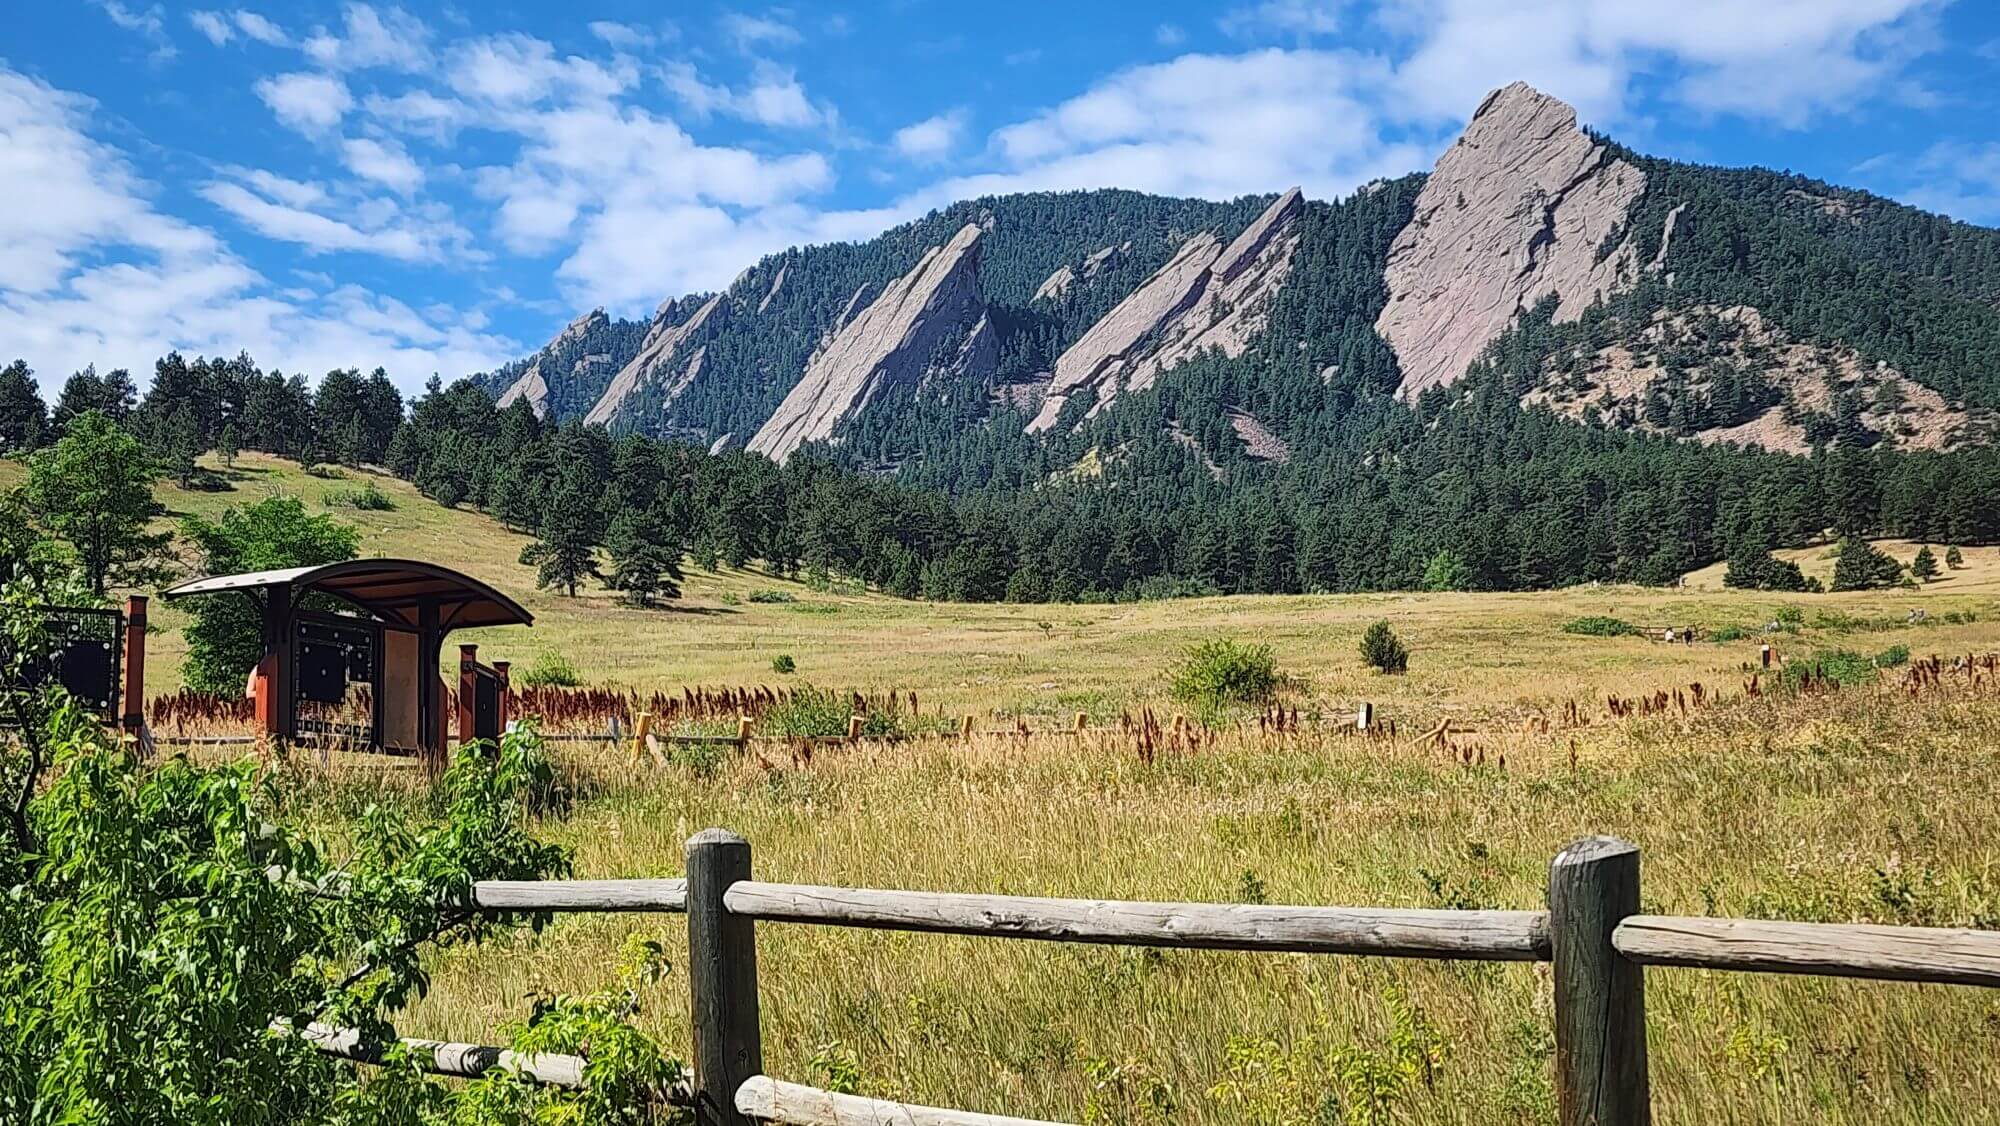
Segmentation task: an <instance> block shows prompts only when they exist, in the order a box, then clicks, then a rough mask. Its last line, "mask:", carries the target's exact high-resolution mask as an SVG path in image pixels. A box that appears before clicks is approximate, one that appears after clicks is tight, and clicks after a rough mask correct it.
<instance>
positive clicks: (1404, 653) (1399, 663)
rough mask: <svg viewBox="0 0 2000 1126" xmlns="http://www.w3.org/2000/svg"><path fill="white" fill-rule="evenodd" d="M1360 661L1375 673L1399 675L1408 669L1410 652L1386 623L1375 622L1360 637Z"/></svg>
mask: <svg viewBox="0 0 2000 1126" xmlns="http://www.w3.org/2000/svg"><path fill="white" fill-rule="evenodd" d="M1361 659H1362V660H1363V661H1366V662H1367V663H1368V667H1369V668H1372V669H1374V670H1376V671H1377V672H1386V673H1401V672H1408V671H1409V668H1410V651H1409V650H1408V649H1406V648H1404V647H1403V641H1402V639H1401V638H1399V637H1397V636H1396V631H1395V630H1393V629H1391V628H1390V627H1389V623H1388V622H1386V621H1383V622H1376V623H1375V624H1374V625H1371V626H1369V627H1368V632H1367V633H1364V634H1362V635H1361Z"/></svg>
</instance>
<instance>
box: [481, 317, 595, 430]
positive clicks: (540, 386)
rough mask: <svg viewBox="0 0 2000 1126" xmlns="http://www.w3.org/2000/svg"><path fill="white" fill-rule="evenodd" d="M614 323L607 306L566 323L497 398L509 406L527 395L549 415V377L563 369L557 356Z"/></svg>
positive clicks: (580, 363)
mask: <svg viewBox="0 0 2000 1126" xmlns="http://www.w3.org/2000/svg"><path fill="white" fill-rule="evenodd" d="M610 323H611V318H610V317H609V316H607V315H606V314H605V312H604V310H602V309H592V310H591V311H590V312H588V313H585V314H583V315H582V316H580V317H578V318H576V319H575V320H573V321H571V322H569V324H567V325H565V326H563V330H562V331H561V332H559V333H557V334H556V337H555V339H554V340H551V341H549V342H548V343H547V344H546V345H543V347H542V350H541V351H540V352H537V353H536V354H535V358H534V360H533V361H532V362H531V363H529V364H528V366H527V369H526V370H524V371H522V372H521V374H520V376H518V377H517V378H516V379H515V380H514V382H512V383H510V384H508V385H507V389H506V390H504V391H502V392H500V397H499V399H498V400H496V402H497V403H498V405H499V406H501V407H508V406H511V405H513V403H514V400H516V399H526V400H528V406H529V407H531V408H533V410H534V412H535V415H536V417H538V418H542V417H547V415H548V413H549V380H548V377H549V375H550V374H557V375H559V374H560V373H561V370H562V369H561V361H559V360H558V359H557V358H556V357H557V356H558V355H560V354H561V353H562V352H564V351H566V350H568V349H569V348H570V347H571V346H573V345H576V344H578V343H580V342H582V341H583V340H586V339H588V338H589V337H590V335H591V334H592V333H595V332H597V331H599V330H601V329H603V328H604V327H605V326H606V325H609V324H610ZM588 359H590V357H589V356H585V357H583V358H582V359H579V360H577V361H576V368H577V370H581V367H582V366H583V365H584V362H585V361H586V360H588ZM544 367H550V371H549V372H547V373H545V372H544V371H543V370H542V369H543V368H544Z"/></svg>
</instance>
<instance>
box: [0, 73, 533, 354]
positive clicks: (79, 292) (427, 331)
mask: <svg viewBox="0 0 2000 1126" xmlns="http://www.w3.org/2000/svg"><path fill="white" fill-rule="evenodd" d="M93 109H94V105H93V103H91V102H90V101H89V100H88V99H85V98H81V97H78V96H76V95H74V94H70V93H67V92H64V91H61V90H57V89H55V88H53V87H50V86H48V85H47V84H45V83H42V82H39V81H37V80H35V79H31V78H27V77H25V76H23V75H20V74H18V73H16V72H13V71H11V70H8V69H6V68H4V67H0V193H4V194H5V196H6V198H7V199H8V200H9V201H10V204H11V206H9V207H7V208H4V209H0V246H5V247H6V248H7V253H6V254H4V255H0V340H6V341H8V343H9V346H10V347H11V348H12V349H13V350H14V352H16V353H18V354H19V355H21V356H22V357H24V358H26V359H27V360H28V362H29V363H30V365H31V366H33V367H34V368H35V369H36V370H37V371H38V372H39V374H40V376H41V378H42V380H43V381H44V391H45V393H53V392H54V391H55V390H56V389H57V388H59V387H60V385H61V380H62V379H63V377H64V376H65V375H66V374H67V373H68V372H70V371H73V370H75V369H77V368H80V367H82V366H83V365H85V364H87V363H95V364H97V365H98V367H99V368H100V369H103V368H107V367H126V368H130V369H131V370H132V371H134V372H136V373H139V378H140V379H141V380H142V381H143V380H144V378H145V373H146V372H147V371H149V370H150V369H151V367H152V362H153V360H154V359H155V358H157V357H158V356H160V355H162V354H164V353H165V352H167V351H168V350H170V349H180V350H181V351H183V352H186V353H190V354H194V353H202V354H208V355H234V354H235V353H236V352H238V351H239V350H245V349H247V350H248V351H249V352H250V353H251V354H252V355H253V356H255V357H256V358H257V359H258V360H259V361H260V362H261V363H264V364H266V365H272V366H279V367H283V368H286V369H288V370H293V371H306V372H322V371H325V370H327V369H329V368H333V367H348V366H353V365H357V364H358V365H361V366H364V367H372V366H374V365H375V364H378V363H379V364H383V365H385V366H387V367H388V368H389V370H390V372H391V374H392V375H394V376H395V377H396V378H397V381H398V382H399V383H400V384H401V385H402V387H403V388H404V389H405V390H415V389H416V388H418V387H420V386H421V385H422V383H423V380H424V379H425V378H426V377H427V376H428V375H429V374H430V373H432V372H434V371H435V372H439V373H442V374H444V375H445V376H446V377H448V378H449V377H455V376H458V375H461V374H464V373H466V372H469V371H476V370H481V369H485V368H490V367H492V366H493V365H494V364H495V363H498V362H502V361H504V360H506V359H507V358H510V357H511V356H513V355H516V354H518V353H519V352H520V350H521V346H520V345H519V344H518V343H516V342H515V341H513V340H510V339H508V338H506V337H503V336H499V335H495V334H492V333H488V332H485V331H483V330H482V327H481V326H482V324H483V321H481V319H480V318H479V316H478V315H477V314H476V313H475V314H465V315H460V316H457V317H456V318H454V317H451V316H442V315H439V314H437V313H435V312H434V313H432V314H430V315H428V316H416V315H414V314H412V313H411V312H410V310H409V309H408V308H407V307H405V306H404V305H402V304H401V303H400V302H398V301H396V300H394V299H392V298H385V297H380V296H377V295H374V294H371V293H368V292H366V291H364V290H360V289H357V288H352V287H350V288H346V289H335V290H332V291H331V292H326V291H327V290H329V289H330V288H331V287H330V286H329V285H328V284H327V283H328V279H326V278H324V277H320V276H317V275H301V276H302V277H304V278H305V279H306V280H307V281H308V282H309V283H311V285H312V286H314V287H316V288H310V289H308V290H306V291H305V292H303V293H302V292H300V291H299V289H298V287H287V289H286V290H284V291H279V290H276V289H274V288H272V287H271V286H270V285H269V283H268V282H267V281H266V280H265V279H264V278H263V277H261V276H260V275H259V274H258V273H257V272H256V271H255V270H253V269H252V268H250V267H249V266H248V265H246V264H245V263H244V262H243V261H242V260H241V259H239V258H237V257H236V256H235V255H234V254H232V253H230V251H229V250H228V248H227V247H226V246H225V245H224V244H223V243H222V242H221V240H220V239H218V238H217V237H216V236H215V235H214V234H213V233H212V232H210V231H208V230H206V229H203V228H201V227H197V226H194V225H192V224H189V223H187V222H184V221H182V220H180V219H176V218H172V217H170V216H166V215H162V214H160V213H159V212H158V211H157V210H155V209H154V208H153V206H152V204H151V203H150V202H149V201H148V200H147V199H146V191H147V188H146V185H144V184H143V183H142V182H141V181H139V180H138V179H137V177H136V176H134V174H133V173H132V171H131V167H130V164H129V162H128V161H127V159H126V158H125V156H124V155H123V154H122V153H120V152H119V151H117V150H116V149H114V148H112V147H110V146H108V145H105V144H103V143H102V142H100V141H97V140H95V139H93V138H92V137H91V136H90V135H89V133H88V131H87V130H88V128H89V125H90V117H91V113H92V111H93ZM255 182H257V183H258V184H259V186H260V190H266V191H270V192H272V193H273V194H274V195H282V196H284V197H289V198H288V200H287V202H288V203H292V204H298V203H305V202H310V201H312V200H314V199H316V198H322V197H323V195H324V193H323V192H321V191H320V190H319V189H317V188H316V187H315V186H313V185H308V184H302V183H300V182H297V181H289V180H284V179H283V178H279V177H270V176H268V175H267V176H265V177H263V178H261V179H259V180H257V181H255Z"/></svg>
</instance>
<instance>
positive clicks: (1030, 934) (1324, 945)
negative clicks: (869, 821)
mask: <svg viewBox="0 0 2000 1126" xmlns="http://www.w3.org/2000/svg"><path fill="white" fill-rule="evenodd" d="M722 902H723V905H724V906H725V907H727V908H728V909H729V910H730V911H731V912H732V913H734V914H737V915H744V916H748V917H749V918H752V919H767V920H770V921H773V922H788V923H821V924H827V925H831V926H845V927H870V928H879V929H884V930H899V931H924V932H930V933H941V934H971V935H999V936H1004V937H1007V938H1036V939H1044V940H1049V941H1056V942H1091V943H1112V944H1118V945H1128V946H1171V947H1185V948H1191V949H1209V950H1273V951H1290V952H1294V953H1303V954H1377V955H1389V956H1395V957H1405V958H1468V959H1479V960H1485V961H1507V962H1533V961H1547V960H1548V957H1549V914H1548V912H1546V911H1420V910H1398V909H1394V908H1371V907H1277V906H1266V905H1263V904H1236V903H1229V904H1220V903H1141V902H1130V901H1121V900H1109V899H1044V898H1039V897H1034V896H1017V895H968V894H963V893H958V892H935V891H880V890H875V889H871V888H841V887H818V886H814V885H810V884H769V883H759V882H756V881H753V880H743V881H739V882H737V883H735V884H732V885H730V887H729V890H728V891H727V892H725V893H724V894H723V897H722Z"/></svg>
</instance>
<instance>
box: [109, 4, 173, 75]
mask: <svg viewBox="0 0 2000 1126" xmlns="http://www.w3.org/2000/svg"><path fill="white" fill-rule="evenodd" d="M97 6H98V7H99V8H101V9H103V11H104V15H105V16H106V18H108V19H110V21H111V22H112V23H114V24H117V25H118V26H119V27H120V28H122V29H124V30H126V31H130V32H136V33H137V34H138V35H140V36H142V37H144V38H145V39H146V40H147V41H148V42H150V43H152V45H153V52H152V58H153V59H154V60H155V61H156V62H164V61H166V60H167V59H171V58H173V57H174V56H175V55H176V54H178V53H179V52H178V51H176V50H175V49H174V43H173V40H172V39H170V38H169V37H168V36H167V21H166V18H165V17H164V16H162V15H161V13H160V6H159V5H158V4H150V5H148V6H146V7H144V8H132V7H128V6H126V5H125V4H122V3H120V2H119V0H98V4H97Z"/></svg>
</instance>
